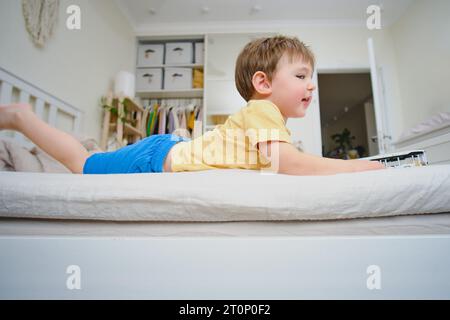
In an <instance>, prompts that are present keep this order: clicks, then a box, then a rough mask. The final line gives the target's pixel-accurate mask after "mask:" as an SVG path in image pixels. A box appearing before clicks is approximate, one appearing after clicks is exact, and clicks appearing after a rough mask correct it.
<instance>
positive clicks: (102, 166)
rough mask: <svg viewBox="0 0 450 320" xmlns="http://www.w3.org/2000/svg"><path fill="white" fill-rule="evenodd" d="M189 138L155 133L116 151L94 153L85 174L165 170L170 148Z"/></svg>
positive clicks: (86, 164)
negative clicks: (165, 161)
mask: <svg viewBox="0 0 450 320" xmlns="http://www.w3.org/2000/svg"><path fill="white" fill-rule="evenodd" d="M189 140H190V139H187V138H184V137H180V136H177V135H174V134H155V135H151V136H150V137H147V138H145V139H142V140H140V141H138V142H136V143H134V144H131V145H128V146H125V147H123V148H120V149H118V150H116V151H112V152H102V153H94V154H93V155H91V156H90V157H89V158H87V159H86V162H85V163H84V167H83V174H108V173H141V172H163V166H164V160H165V159H166V156H167V154H168V153H169V151H170V149H171V148H172V147H173V146H174V145H175V144H177V143H178V142H181V141H189Z"/></svg>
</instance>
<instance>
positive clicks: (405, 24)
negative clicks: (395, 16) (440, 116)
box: [390, 0, 450, 130]
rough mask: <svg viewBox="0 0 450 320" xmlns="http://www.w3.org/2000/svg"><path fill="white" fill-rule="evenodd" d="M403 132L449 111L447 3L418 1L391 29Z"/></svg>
mask: <svg viewBox="0 0 450 320" xmlns="http://www.w3.org/2000/svg"><path fill="white" fill-rule="evenodd" d="M390 31H391V33H392V39H393V45H394V48H395V53H396V61H397V68H398V79H399V84H400V94H401V99H402V105H401V108H402V114H403V119H404V127H403V129H404V130H405V129H409V128H411V127H412V126H414V125H415V124H418V123H420V122H421V121H424V120H426V119H427V118H429V117H431V116H433V115H435V114H437V113H439V112H443V111H447V112H449V111H450V90H449V84H450V1H448V0H433V1H426V0H418V1H416V2H415V3H414V4H413V5H412V6H411V7H410V8H409V9H408V11H407V12H406V13H405V14H404V15H403V16H402V17H401V19H399V20H398V21H397V23H396V24H394V25H393V26H392V28H391V30H390Z"/></svg>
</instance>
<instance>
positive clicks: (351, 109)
mask: <svg viewBox="0 0 450 320" xmlns="http://www.w3.org/2000/svg"><path fill="white" fill-rule="evenodd" d="M318 87H319V101H320V126H321V134H322V155H323V156H324V157H328V158H334V159H357V158H364V157H369V156H373V155H376V154H378V144H377V140H376V132H377V129H376V121H375V111H374V106H373V92H372V85H371V77H370V73H369V71H368V70H367V72H358V73H319V74H318Z"/></svg>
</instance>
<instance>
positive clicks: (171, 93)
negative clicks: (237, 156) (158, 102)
mask: <svg viewBox="0 0 450 320" xmlns="http://www.w3.org/2000/svg"><path fill="white" fill-rule="evenodd" d="M177 42H179V43H199V42H200V43H203V45H204V56H203V63H202V64H199V63H195V52H194V53H193V59H192V63H165V58H164V61H163V63H162V64H152V65H151V66H150V65H145V66H142V65H139V57H137V59H136V74H138V71H139V70H142V69H162V70H163V72H162V73H163V78H162V84H161V88H160V89H152V90H140V89H139V88H138V89H137V91H136V96H137V97H138V98H140V99H190V98H197V99H202V108H203V119H202V123H203V126H202V131H203V132H205V129H206V127H205V124H206V114H207V106H206V101H205V96H204V95H205V90H206V81H205V75H206V57H207V54H206V50H207V48H206V47H207V41H206V35H204V34H201V35H183V36H139V37H138V38H137V42H136V46H137V47H138V48H139V46H141V45H147V44H163V45H164V46H165V45H166V44H168V43H177ZM194 48H195V46H194ZM137 52H138V55H139V50H137ZM163 55H164V56H165V52H164V54H163ZM167 68H189V69H192V72H194V70H195V69H197V70H201V71H203V88H193V82H194V81H193V80H194V77H193V79H192V86H191V88H183V89H166V88H164V74H165V72H166V70H167Z"/></svg>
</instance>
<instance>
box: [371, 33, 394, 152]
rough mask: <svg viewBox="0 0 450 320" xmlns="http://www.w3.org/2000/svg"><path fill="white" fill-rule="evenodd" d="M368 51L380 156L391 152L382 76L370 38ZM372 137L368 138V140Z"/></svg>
mask: <svg viewBox="0 0 450 320" xmlns="http://www.w3.org/2000/svg"><path fill="white" fill-rule="evenodd" d="M367 46H368V50H369V63H370V77H371V80H372V93H373V107H374V110H375V120H376V121H375V122H376V137H375V138H376V141H377V143H378V150H379V153H380V154H384V153H387V152H389V151H390V150H391V146H390V138H391V137H390V135H389V128H388V126H387V121H386V116H387V114H386V105H385V103H384V101H385V100H384V92H383V90H382V83H381V81H380V77H381V76H382V69H381V68H379V67H378V65H377V62H376V59H375V49H374V42H373V39H372V38H369V39H368V41H367ZM371 138H372V137H369V140H370V139H371Z"/></svg>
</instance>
